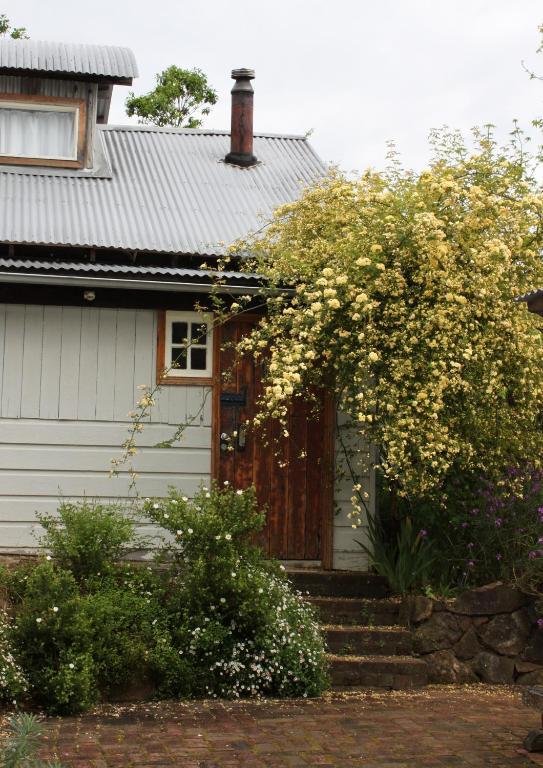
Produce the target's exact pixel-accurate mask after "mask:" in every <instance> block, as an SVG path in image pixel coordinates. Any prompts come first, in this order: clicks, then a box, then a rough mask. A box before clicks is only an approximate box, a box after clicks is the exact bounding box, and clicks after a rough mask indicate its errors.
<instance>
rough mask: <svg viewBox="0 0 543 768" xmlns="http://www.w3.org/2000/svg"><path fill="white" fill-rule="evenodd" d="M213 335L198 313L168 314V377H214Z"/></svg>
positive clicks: (166, 350) (165, 365) (166, 346)
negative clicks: (212, 373) (212, 372)
mask: <svg viewBox="0 0 543 768" xmlns="http://www.w3.org/2000/svg"><path fill="white" fill-rule="evenodd" d="M212 334H213V329H212V327H211V323H210V321H209V320H207V319H204V317H203V316H202V315H201V314H199V313H198V312H166V339H165V341H166V343H165V360H164V367H165V368H167V369H170V370H169V371H168V374H167V375H168V376H180V377H181V376H188V377H191V376H192V377H202V376H211V371H212V360H211V350H212Z"/></svg>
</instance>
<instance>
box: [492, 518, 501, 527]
mask: <svg viewBox="0 0 543 768" xmlns="http://www.w3.org/2000/svg"><path fill="white" fill-rule="evenodd" d="M502 522H503V520H502V518H501V517H497V518H496V519H495V520H494V525H495V526H496V528H499V527H500V526H501V524H502Z"/></svg>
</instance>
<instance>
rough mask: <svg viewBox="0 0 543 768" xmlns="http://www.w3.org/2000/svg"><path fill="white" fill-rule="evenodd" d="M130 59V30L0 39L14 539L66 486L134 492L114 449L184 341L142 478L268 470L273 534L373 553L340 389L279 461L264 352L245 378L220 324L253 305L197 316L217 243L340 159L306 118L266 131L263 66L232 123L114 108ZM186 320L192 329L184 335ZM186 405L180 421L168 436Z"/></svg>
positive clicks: (315, 556) (156, 482)
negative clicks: (358, 516) (259, 100)
mask: <svg viewBox="0 0 543 768" xmlns="http://www.w3.org/2000/svg"><path fill="white" fill-rule="evenodd" d="M135 77H137V67H136V63H135V60H134V56H133V54H132V52H131V51H130V50H128V49H126V48H117V47H106V46H98V45H74V44H59V43H48V42H37V41H34V40H11V39H7V40H2V41H0V552H3V553H21V552H26V551H28V550H31V549H32V547H33V546H35V543H36V542H35V538H34V537H33V530H34V527H35V525H34V523H35V514H36V511H38V512H41V513H44V512H52V511H54V510H55V509H56V507H57V505H58V500H59V498H60V497H69V498H71V499H73V498H75V499H78V498H79V499H80V498H82V497H84V496H87V497H93V498H102V499H124V498H126V497H127V495H128V494H129V479H130V478H129V477H128V475H127V473H126V472H121V473H120V475H119V476H118V477H114V478H110V477H109V476H108V470H109V467H110V460H111V459H112V458H115V457H118V456H119V455H120V446H121V444H122V442H123V441H124V440H125V438H126V436H127V434H128V428H129V426H130V417H129V415H128V414H129V412H130V411H131V410H132V409H133V408H134V404H135V402H136V400H137V398H138V385H141V384H149V385H153V384H154V383H155V381H156V377H157V376H158V377H160V376H161V375H162V372H163V371H164V369H165V368H167V367H168V366H170V364H171V363H172V361H174V360H177V361H178V362H179V367H176V368H175V369H173V370H171V371H170V373H169V375H167V376H165V377H163V379H162V388H161V391H160V393H159V396H158V402H157V405H156V407H155V408H154V409H153V411H152V413H151V417H150V420H149V424H148V425H146V427H145V429H144V430H143V433H142V434H141V437H140V441H139V444H140V446H142V450H141V452H140V453H139V455H138V456H137V457H136V460H135V469H136V470H137V471H138V473H139V479H138V481H137V483H138V491H139V493H140V494H141V495H142V496H160V495H164V494H165V493H166V492H167V488H168V486H169V485H175V486H177V487H180V488H182V489H184V490H185V492H186V493H187V494H188V495H190V494H192V493H193V492H194V491H195V490H196V488H197V487H198V486H199V485H200V484H201V483H202V482H205V483H208V482H209V481H210V479H211V478H216V479H217V480H218V481H219V482H223V481H224V480H229V481H230V482H231V483H233V484H235V485H238V486H247V485H248V484H250V483H252V482H254V483H255V484H256V486H257V490H258V493H259V498H260V500H261V502H262V503H265V504H266V505H267V506H268V522H267V527H266V531H265V534H264V538H263V544H264V546H265V547H266V549H267V551H268V552H270V553H271V554H273V555H275V556H277V557H280V558H282V559H285V560H288V561H295V562H297V561H304V563H310V564H311V563H313V564H320V565H322V566H323V567H326V568H331V567H334V568H343V569H345V568H362V569H363V568H364V567H365V560H364V556H363V555H362V552H361V549H360V547H359V546H358V544H357V543H356V541H355V540H356V539H358V538H360V531H353V529H352V527H351V525H350V520H349V518H348V516H347V515H348V511H349V508H350V496H351V492H350V483H349V482H348V480H347V479H344V480H337V481H336V482H335V483H334V480H333V475H334V472H333V466H334V465H335V464H336V463H337V451H336V448H337V445H336V443H337V439H336V436H335V430H336V414H335V413H334V412H333V409H332V406H331V405H330V403H325V404H324V405H323V411H322V414H321V416H320V418H319V419H317V420H308V418H307V413H306V412H305V411H304V407H303V405H299V406H297V407H296V408H295V409H294V411H293V413H292V417H291V424H290V435H291V436H290V438H289V440H288V441H287V442H285V443H284V444H283V445H282V448H281V450H282V451H284V455H285V456H290V461H289V462H288V465H287V466H286V468H285V467H281V466H280V462H279V461H278V459H277V458H276V457H275V456H274V454H273V451H272V450H271V448H270V447H269V446H266V445H265V444H264V443H263V441H262V440H261V439H259V437H258V435H254V434H252V433H251V432H250V431H247V430H246V429H245V424H246V422H247V421H248V420H249V419H250V417H251V414H252V413H253V412H254V408H255V398H256V396H257V393H258V388H259V386H260V376H261V369H260V367H259V366H256V365H255V364H254V363H252V362H251V361H245V362H244V363H243V364H242V365H240V366H238V368H237V369H236V374H235V381H234V382H230V383H225V382H224V381H223V380H222V378H221V372H222V371H223V370H224V369H225V368H227V367H228V365H229V353H228V352H227V351H225V348H224V341H225V340H227V341H232V340H235V339H237V338H239V337H240V335H241V334H243V333H244V332H246V330H247V328H248V327H249V324H250V323H251V322H254V318H251V317H250V316H245V315H244V316H242V317H240V318H238V319H235V320H233V321H232V322H230V323H228V324H226V325H225V326H223V327H216V328H215V329H214V330H213V328H212V327H211V325H209V324H208V326H207V333H206V334H203V335H199V331H198V329H199V328H201V325H202V316H201V314H199V313H198V312H197V310H196V307H197V304H198V302H201V301H202V297H204V298H205V296H206V295H207V294H209V291H210V289H211V286H212V285H213V284H214V283H216V278H215V276H214V274H213V271H212V270H209V269H205V268H204V267H203V266H202V262H204V261H205V262H207V263H209V264H211V263H212V262H213V260H215V259H217V257H219V256H220V255H221V254H223V253H224V252H225V249H226V248H227V246H228V245H229V244H231V243H233V242H234V241H236V240H237V239H238V238H239V237H241V236H244V235H246V234H248V233H249V232H250V231H253V230H255V229H257V228H259V227H261V226H262V225H263V223H264V222H265V221H266V219H267V218H269V216H270V215H271V213H272V211H273V210H274V208H275V207H277V206H278V205H281V204H282V203H285V202H288V201H291V200H293V199H295V198H296V197H297V196H298V195H299V194H300V192H301V190H302V188H303V186H304V185H307V184H309V183H311V182H312V181H313V180H315V179H317V178H318V177H319V176H321V175H322V174H323V173H324V172H325V170H326V169H325V166H324V164H323V163H322V161H321V160H320V159H319V158H318V156H317V155H316V154H315V152H314V151H313V149H312V148H311V146H310V145H309V143H308V141H307V140H306V138H304V137H300V136H287V135H284V136H283V135H273V134H256V135H254V136H253V89H252V86H251V80H252V79H253V77H254V73H253V72H252V71H251V70H235V71H234V72H233V73H232V77H233V78H234V80H235V84H234V87H233V89H232V127H231V131H230V132H229V131H215V130H182V129H173V128H156V127H151V126H134V125H123V126H117V125H110V124H109V123H108V113H109V107H110V102H111V96H112V90H113V87H115V86H117V87H119V86H126V85H130V84H131V83H132V80H133V78H135ZM238 268H239V267H238ZM257 289H258V277H257V276H254V275H247V274H244V273H242V272H240V271H236V270H235V269H233V270H232V271H229V272H225V273H223V274H222V275H221V286H220V288H219V290H220V291H222V292H224V293H225V294H227V295H228V296H236V295H238V294H243V295H247V294H251V293H254V292H256V291H257ZM190 335H192V336H193V337H194V338H196V337H198V338H197V343H196V342H195V343H194V344H193V346H192V347H191V349H190V354H188V355H187V354H184V355H183V352H182V344H181V340H182V339H184V338H185V337H187V336H190ZM180 423H186V424H187V427H186V429H185V431H184V432H183V435H182V437H181V439H180V440H179V441H177V442H176V443H175V444H174V445H173V446H172V447H170V448H157V447H154V446H156V444H157V443H159V442H161V441H165V440H168V439H169V438H171V436H172V434H173V433H174V432H175V427H176V425H178V424H180ZM232 448H233V450H231V449H232ZM304 454H305V456H306V457H305V458H303V456H304ZM368 471H369V470H368Z"/></svg>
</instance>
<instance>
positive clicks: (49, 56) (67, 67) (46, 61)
mask: <svg viewBox="0 0 543 768" xmlns="http://www.w3.org/2000/svg"><path fill="white" fill-rule="evenodd" d="M7 70H10V72H11V73H14V71H15V70H26V71H28V70H33V71H35V72H51V73H52V72H56V73H65V74H69V75H88V76H93V77H105V78H110V79H114V80H115V79H119V80H129V79H131V78H133V77H137V76H138V67H137V64H136V59H135V57H134V54H133V53H132V51H131V50H130V48H121V47H118V46H112V45H86V44H77V43H51V42H47V41H44V40H12V39H11V38H9V37H8V38H2V39H0V71H3V72H4V74H6V73H7V72H6V71H7Z"/></svg>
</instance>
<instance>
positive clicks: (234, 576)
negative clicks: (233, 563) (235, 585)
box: [230, 571, 237, 579]
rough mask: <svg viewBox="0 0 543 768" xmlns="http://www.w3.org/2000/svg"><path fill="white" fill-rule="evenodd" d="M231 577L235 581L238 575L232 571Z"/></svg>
mask: <svg viewBox="0 0 543 768" xmlns="http://www.w3.org/2000/svg"><path fill="white" fill-rule="evenodd" d="M230 576H231V577H232V578H233V579H235V578H236V576H237V574H236V572H235V571H232V573H231V574H230Z"/></svg>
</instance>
